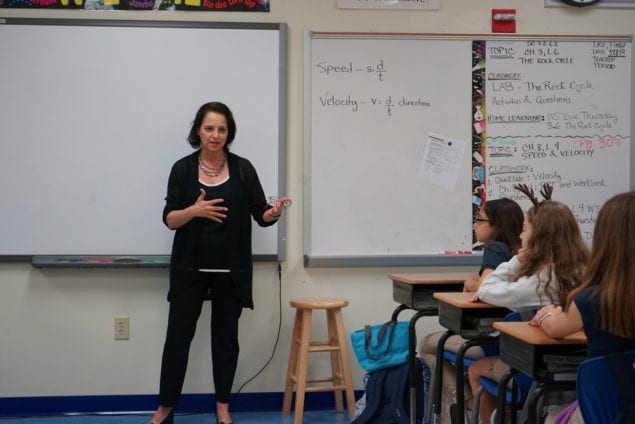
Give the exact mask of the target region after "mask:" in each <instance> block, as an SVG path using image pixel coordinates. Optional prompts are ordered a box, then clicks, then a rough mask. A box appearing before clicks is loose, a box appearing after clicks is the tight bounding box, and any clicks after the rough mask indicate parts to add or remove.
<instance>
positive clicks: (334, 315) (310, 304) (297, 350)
mask: <svg viewBox="0 0 635 424" xmlns="http://www.w3.org/2000/svg"><path fill="white" fill-rule="evenodd" d="M289 304H290V305H291V306H292V307H294V308H296V312H295V324H294V328H293V336H292V338H291V354H290V355H289V369H288V371H287V381H286V386H285V389H284V400H283V402H282V413H283V414H284V415H289V413H290V412H291V396H292V395H293V385H294V384H295V385H296V393H295V416H294V418H293V423H294V424H301V423H302V414H303V412H304V394H305V393H306V392H324V391H334V392H335V393H334V394H335V409H336V410H337V411H338V412H342V411H343V410H344V405H343V402H342V392H343V391H346V402H347V404H348V415H349V418H350V419H352V418H353V413H354V412H355V395H354V394H353V383H352V374H351V365H350V361H349V357H348V348H347V346H348V345H347V336H346V331H345V330H344V324H343V322H342V308H344V307H346V306H348V300H346V299H322V298H307V299H293V300H291V301H290V302H289ZM313 309H326V321H327V327H328V341H319V342H318V341H311V340H310V339H311V315H312V313H313ZM311 352H330V354H331V376H330V377H319V378H307V368H308V365H309V353H311ZM298 359H299V363H298ZM327 382H330V383H332V384H331V385H328V386H324V385H315V386H310V387H307V383H327Z"/></svg>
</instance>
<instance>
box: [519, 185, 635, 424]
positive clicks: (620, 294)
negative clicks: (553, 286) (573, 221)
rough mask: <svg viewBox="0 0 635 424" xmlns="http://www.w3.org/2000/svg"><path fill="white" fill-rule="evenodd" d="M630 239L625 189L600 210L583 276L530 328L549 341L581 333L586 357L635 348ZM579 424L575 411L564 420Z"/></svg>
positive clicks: (634, 234) (632, 223) (632, 197)
mask: <svg viewBox="0 0 635 424" xmlns="http://www.w3.org/2000/svg"><path fill="white" fill-rule="evenodd" d="M634 240H635V192H633V191H629V192H627V193H622V194H618V195H616V196H614V197H612V198H611V199H609V200H608V201H607V202H606V203H605V204H604V206H602V209H600V213H599V214H598V217H597V221H596V223H595V228H594V231H593V248H592V253H591V260H590V262H589V266H588V268H587V272H586V274H585V275H584V278H583V279H582V283H581V284H580V285H579V286H578V287H577V288H576V289H574V290H573V291H572V292H571V293H570V294H569V297H568V300H567V302H566V307H565V309H564V310H563V309H562V308H561V307H560V306H556V305H547V306H545V307H543V308H542V309H540V310H539V311H538V313H537V314H536V316H535V317H534V319H533V320H532V321H530V324H531V325H535V326H539V327H542V329H543V330H544V331H545V333H547V334H548V335H549V336H551V337H565V336H568V335H570V334H573V333H575V332H576V331H579V330H582V329H584V332H585V333H586V336H587V354H588V356H589V357H597V356H602V355H606V354H610V353H617V352H626V351H629V350H635V308H633V305H635V261H634V260H633V258H632V254H633V246H634ZM580 420H581V418H580V415H579V409H578V410H577V411H575V412H573V415H571V419H569V421H568V422H569V423H573V422H582V421H580ZM559 422H566V421H563V420H560V421H559Z"/></svg>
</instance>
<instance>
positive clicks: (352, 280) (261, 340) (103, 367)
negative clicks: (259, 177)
mask: <svg viewBox="0 0 635 424" xmlns="http://www.w3.org/2000/svg"><path fill="white" fill-rule="evenodd" d="M271 3H272V5H271V12H270V13H266V14H265V13H227V12H225V13H213V12H89V11H55V10H50V11H44V10H41V11H37V10H17V9H16V10H9V9H0V17H47V18H51V17H56V18H112V19H156V20H209V21H251V22H286V23H287V24H288V26H289V80H288V83H289V86H288V93H289V94H288V110H289V114H288V128H287V130H288V165H287V175H288V182H287V184H288V188H289V192H288V194H289V195H290V196H291V197H292V198H293V199H294V203H293V206H292V207H291V209H289V211H288V217H287V219H288V221H287V229H288V230H287V260H286V262H285V263H283V265H282V310H283V316H282V319H283V322H282V334H281V339H280V345H279V346H278V350H277V352H276V355H275V358H274V360H273V362H272V364H271V365H270V366H269V367H268V368H267V369H266V370H265V371H264V372H263V373H262V374H261V375H260V376H258V377H257V378H256V379H255V380H254V381H253V382H252V383H250V384H249V385H248V386H247V387H246V388H245V389H244V391H247V392H281V391H283V389H284V377H285V373H286V365H287V360H288V350H289V339H290V335H291V329H292V320H293V316H294V315H293V310H292V309H291V308H290V307H289V306H288V303H289V299H290V298H293V297H298V296H312V295H320V296H342V297H346V298H348V299H349V300H350V306H349V307H348V308H346V309H345V310H344V317H345V325H346V326H347V328H348V329H349V330H352V329H356V328H358V327H360V326H362V325H363V324H365V323H369V322H377V321H383V320H387V319H388V318H389V316H390V313H391V312H392V310H393V309H394V307H395V306H396V304H395V303H394V302H393V300H392V291H391V284H390V282H389V281H388V279H387V278H386V274H388V273H391V272H411V271H421V270H422V269H413V268H390V269H389V268H358V269H346V268H341V269H335V268H331V269H315V268H310V269H305V268H304V267H303V262H302V228H303V223H302V215H303V213H302V200H303V199H302V196H303V192H302V190H303V168H302V164H303V147H302V146H303V141H302V136H303V125H302V122H303V91H302V90H303V81H302V78H303V72H304V71H303V32H304V31H306V30H315V31H380V32H381V31H385V32H390V31H393V32H453V33H472V34H474V33H477V34H487V33H489V31H490V9H492V8H510V7H512V8H516V9H517V19H518V23H517V28H518V32H519V33H526V34H532V33H547V34H632V33H633V32H635V10H627V11H625V10H611V9H596V10H578V9H574V8H564V9H563V8H550V9H545V8H543V0H507V1H503V0H479V1H475V0H441V4H442V9H441V10H440V11H368V10H367V11H364V10H339V9H337V8H336V2H335V0H273V1H272V2H271ZM211 47H212V48H213V46H211ZM2 183H3V184H6V183H8V182H6V181H3V182H2ZM25 189H26V187H25ZM4 201H6V199H5V200H4ZM159 213H160V211H157V214H159ZM362 213H364V212H362ZM366 213H369V214H372V211H367V212H366ZM0 219H2V217H0ZM333 219H337V209H336V208H335V209H334V210H333ZM0 236H1V235H0ZM430 270H431V271H435V270H438V269H430ZM167 276H168V273H167V270H146V269H144V270H39V269H35V268H32V267H31V266H30V265H28V264H23V263H9V264H7V263H2V264H0V290H2V294H1V296H0V343H1V348H0V370H2V378H1V379H0V396H1V397H7V396H53V395H100V394H148V393H157V391H158V374H159V365H160V358H161V349H162V345H163V336H164V331H165V325H166V317H167V302H166V301H165V294H166V291H167V286H168V281H167ZM254 288H255V293H254V297H255V302H256V309H255V310H254V311H250V310H245V312H244V314H243V318H242V321H241V336H240V337H241V358H240V362H239V371H238V375H237V377H236V381H235V386H234V387H235V388H238V386H239V385H240V384H242V382H244V381H245V380H246V379H248V378H249V377H251V376H252V375H253V373H254V372H255V371H256V370H258V369H259V368H260V367H261V365H262V364H264V362H265V361H266V359H267V358H268V357H269V354H270V352H271V349H272V346H273V342H274V339H275V335H276V329H277V313H278V284H277V271H276V264H271V263H266V264H263V263H259V264H256V269H255V284H254ZM118 315H123V316H129V317H130V326H131V330H130V332H131V338H130V340H129V341H117V342H115V341H114V340H113V316H118ZM208 317H209V305H207V306H206V309H205V310H204V315H203V317H202V319H201V322H200V326H199V331H198V334H197V337H196V340H195V342H194V346H193V349H192V352H191V358H190V359H191V360H190V368H189V373H188V376H187V380H186V384H185V387H184V391H185V392H186V393H209V392H211V391H212V388H211V377H210V375H211V371H210V366H209V342H208V340H209V323H208V322H207V318H208ZM316 321H317V322H316V329H317V328H318V327H319V328H320V330H316V331H319V332H320V333H322V330H321V329H322V328H323V327H324V326H323V323H324V319H323V317H320V318H319V319H316ZM419 322H420V333H423V332H426V331H432V330H437V329H438V328H439V327H438V324H437V323H436V321H435V319H430V318H424V319H422V320H420V321H419ZM312 369H313V370H314V371H317V372H318V373H320V371H323V372H326V357H324V358H321V357H320V356H315V358H314V362H313V363H312ZM353 370H354V378H355V381H356V387H358V388H359V387H360V386H361V377H362V375H363V373H362V371H361V369H360V368H359V367H358V365H357V364H356V363H353Z"/></svg>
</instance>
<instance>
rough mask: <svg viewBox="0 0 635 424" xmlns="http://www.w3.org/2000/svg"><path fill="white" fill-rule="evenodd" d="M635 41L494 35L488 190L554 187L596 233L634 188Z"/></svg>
mask: <svg viewBox="0 0 635 424" xmlns="http://www.w3.org/2000/svg"><path fill="white" fill-rule="evenodd" d="M630 64H631V60H630V45H627V44H626V43H625V42H619V41H594V42H576V41H559V40H526V41H488V42H487V59H486V85H485V98H486V110H487V116H486V119H487V123H486V130H487V152H486V153H487V172H486V175H487V191H488V195H489V196H492V197H503V196H504V197H509V198H513V199H516V200H518V201H520V202H521V204H523V206H525V207H528V206H529V205H528V203H527V201H526V199H525V197H524V195H522V194H520V193H519V192H517V191H516V190H514V189H513V186H514V185H516V184H519V183H524V184H529V185H531V186H533V187H534V188H535V190H536V192H538V189H539V188H540V186H541V185H542V184H543V183H547V182H548V183H552V184H553V185H554V188H555V190H554V195H553V198H554V199H555V200H560V201H563V202H565V203H567V204H568V205H569V206H570V207H571V208H572V210H573V212H574V214H575V216H576V219H577V221H578V223H579V224H580V227H581V229H582V232H583V235H584V236H585V238H586V239H587V240H590V239H591V236H592V229H593V225H594V223H595V218H596V215H597V212H598V210H599V208H600V206H601V204H602V203H603V201H604V200H606V199H607V198H609V197H610V196H611V195H613V194H615V193H617V192H621V191H626V190H628V187H629V180H628V175H624V170H628V169H629V162H630V156H629V148H630V116H629V111H630V98H629V96H625V95H624V90H625V88H624V86H623V83H622V81H630Z"/></svg>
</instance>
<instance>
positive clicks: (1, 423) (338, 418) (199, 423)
mask: <svg viewBox="0 0 635 424" xmlns="http://www.w3.org/2000/svg"><path fill="white" fill-rule="evenodd" d="M150 417H151V415H150V414H149V413H147V414H146V413H144V414H141V413H140V414H107V415H105V414H98V415H64V416H55V417H25V418H0V424H147V423H148V421H150ZM232 419H233V420H234V422H235V423H236V424H293V415H289V416H285V415H282V414H281V413H280V412H271V411H268V412H234V413H232ZM302 421H303V424H347V423H348V422H349V420H348V413H347V412H344V413H337V412H335V411H306V412H305V413H304V416H303V420H302ZM215 422H216V421H215V417H214V414H176V416H175V419H174V424H214V423H215Z"/></svg>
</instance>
